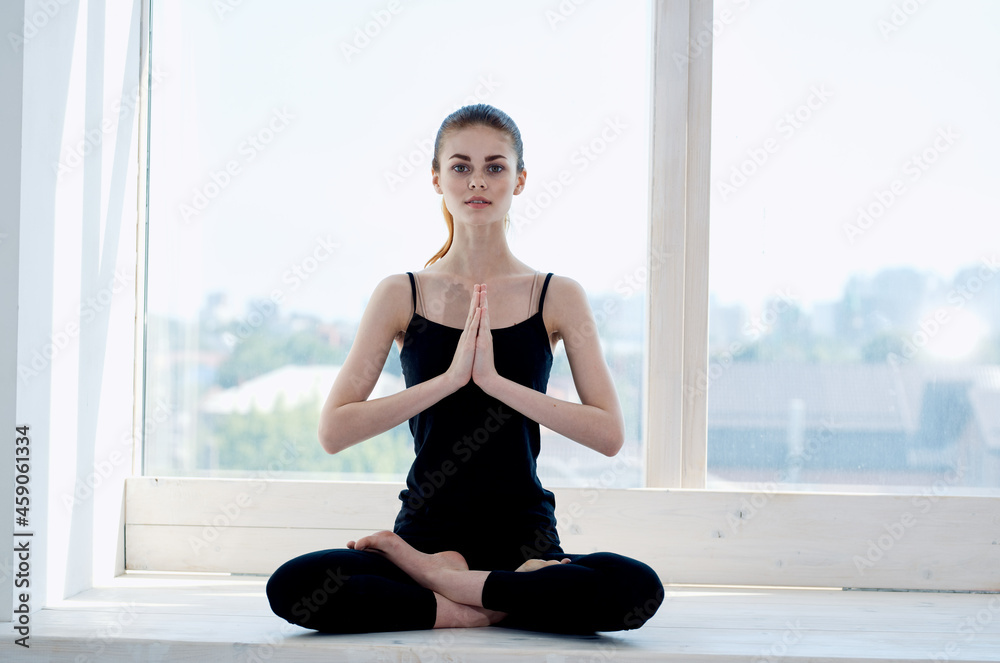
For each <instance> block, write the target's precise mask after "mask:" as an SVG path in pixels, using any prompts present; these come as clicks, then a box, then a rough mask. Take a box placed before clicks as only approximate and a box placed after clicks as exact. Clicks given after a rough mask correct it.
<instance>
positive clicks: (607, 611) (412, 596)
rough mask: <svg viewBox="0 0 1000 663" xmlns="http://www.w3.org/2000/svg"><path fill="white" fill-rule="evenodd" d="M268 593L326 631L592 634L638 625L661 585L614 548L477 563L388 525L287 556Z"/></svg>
mask: <svg viewBox="0 0 1000 663" xmlns="http://www.w3.org/2000/svg"><path fill="white" fill-rule="evenodd" d="M267 597H268V600H269V602H270V604H271V609H272V610H273V611H274V612H275V614H277V615H278V616H280V617H282V618H284V619H286V620H287V621H289V622H291V623H293V624H298V625H300V626H304V627H306V628H311V629H315V630H317V631H320V632H324V633H363V632H374V631H399V630H415V629H429V628H445V627H471V626H486V625H490V624H497V625H499V626H510V627H516V628H523V629H530V630H537V631H545V632H561V633H594V632H597V631H619V630H625V629H632V628H638V627H639V626H642V624H643V623H645V621H646V620H647V619H649V617H651V616H652V614H653V613H655V612H656V610H657V609H658V608H659V606H660V603H661V602H662V601H663V585H662V584H661V583H660V581H659V578H658V577H657V576H656V573H655V572H654V571H653V570H652V569H651V568H649V567H648V566H646V565H645V564H643V563H642V562H639V561H637V560H634V559H630V558H628V557H623V556H621V555H617V554H615V553H603V552H602V553H591V554H588V555H565V556H563V555H562V554H558V555H554V554H550V555H548V556H547V559H540V560H529V561H527V562H525V563H524V564H523V565H522V566H521V567H519V568H518V569H517V570H515V571H506V570H495V571H480V570H470V569H469V567H468V565H467V564H466V561H465V558H464V557H463V556H462V555H461V554H460V553H458V552H454V551H446V552H439V553H434V554H428V553H423V552H420V551H418V550H416V549H415V548H413V547H412V546H410V545H409V544H408V543H406V541H404V540H403V539H401V538H400V537H399V536H397V535H395V534H393V533H392V532H388V531H386V532H378V533H376V534H373V535H371V536H367V537H363V538H361V539H359V540H358V541H351V542H349V543H348V549H335V550H321V551H317V552H313V553H308V554H306V555H301V556H299V557H297V558H295V559H292V560H290V561H288V562H286V563H285V564H283V565H282V566H281V567H280V568H279V569H278V570H276V571H275V572H274V574H273V575H272V576H271V578H270V579H269V580H268V583H267Z"/></svg>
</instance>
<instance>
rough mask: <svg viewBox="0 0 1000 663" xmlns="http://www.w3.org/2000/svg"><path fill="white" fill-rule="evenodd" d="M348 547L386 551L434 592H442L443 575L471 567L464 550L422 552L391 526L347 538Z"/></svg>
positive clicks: (419, 581)
mask: <svg viewBox="0 0 1000 663" xmlns="http://www.w3.org/2000/svg"><path fill="white" fill-rule="evenodd" d="M347 547H348V548H352V549H354V550H367V551H369V552H374V553H379V554H381V555H384V556H385V557H386V558H388V560H389V561H390V562H392V563H393V564H395V565H396V566H398V567H399V568H401V569H402V570H403V571H404V572H406V574H407V575H408V576H410V577H411V578H413V579H414V580H416V581H417V582H418V583H420V585H421V586H423V587H426V588H427V589H430V590H433V591H435V592H440V587H441V584H442V579H443V578H442V576H443V575H445V574H449V573H450V574H454V573H455V572H461V571H468V570H469V565H468V564H467V563H466V561H465V558H464V557H462V554H461V553H459V552H456V551H454V550H446V551H444V552H439V553H434V554H427V553H423V552H420V551H419V550H417V549H416V548H414V547H413V546H411V545H410V544H408V543H407V542H406V541H404V540H403V539H402V538H401V537H400V536H399V535H398V534H396V533H394V532H390V531H389V530H383V531H381V532H376V533H374V534H371V535H369V536H364V537H361V538H360V539H358V540H357V541H348V542H347Z"/></svg>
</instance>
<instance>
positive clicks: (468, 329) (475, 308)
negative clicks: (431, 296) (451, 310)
mask: <svg viewBox="0 0 1000 663" xmlns="http://www.w3.org/2000/svg"><path fill="white" fill-rule="evenodd" d="M479 297H480V288H479V284H476V285H475V286H473V291H472V301H471V302H470V304H469V315H468V316H467V317H466V319H465V329H463V330H462V335H461V336H459V338H458V347H456V348H455V356H454V357H453V358H452V360H451V366H449V367H448V370H447V371H446V375H448V377H449V379H450V380H451V381H452V382H453V384H454V385H455V390H456V391H457V390H458V389H461V388H462V387H464V386H465V385H466V384H468V382H469V380H470V379H472V377H473V373H472V372H473V363H474V362H475V357H476V337H477V335H478V334H479V328H480V326H481V323H480V316H481V312H480V309H479Z"/></svg>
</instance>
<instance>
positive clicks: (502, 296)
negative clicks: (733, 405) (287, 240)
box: [267, 104, 663, 633]
mask: <svg viewBox="0 0 1000 663" xmlns="http://www.w3.org/2000/svg"><path fill="white" fill-rule="evenodd" d="M526 177H527V172H526V171H525V169H524V157H523V147H522V144H521V136H520V132H519V131H518V129H517V126H516V125H515V124H514V122H513V121H512V120H511V119H510V117H508V116H507V115H506V114H505V113H503V112H501V111H499V110H497V109H496V108H493V107H492V106H489V105H486V104H477V105H474V106H465V107H463V108H461V109H459V110H457V111H455V112H454V113H452V114H451V115H450V116H448V117H447V118H446V119H445V121H444V123H443V124H442V125H441V128H440V130H439V131H438V134H437V139H436V141H435V144H434V158H433V161H432V182H433V185H434V189H435V191H437V192H438V193H440V194H442V196H443V200H442V206H443V209H444V216H445V222H446V224H447V226H448V230H449V238H448V241H447V242H446V243H445V245H444V247H443V248H442V249H441V250H440V251H439V252H438V253H437V255H435V256H434V257H433V258H431V259H430V260H429V261H428V263H427V265H425V269H424V270H423V271H422V272H419V273H418V274H412V273H409V272H407V273H406V274H398V275H393V276H390V277H387V278H385V279H384V280H382V282H380V283H379V284H378V286H377V287H376V289H375V292H374V294H373V295H372V298H371V300H370V302H369V304H368V307H367V309H366V310H365V313H364V315H363V316H362V319H361V323H360V326H359V328H358V333H357V336H356V338H355V341H354V344H353V346H352V348H351V351H350V353H349V355H348V357H347V360H346V361H345V362H344V366H343V367H342V368H341V370H340V373H339V374H338V375H337V379H336V380H335V382H334V384H333V387H332V388H331V390H330V394H329V397H328V398H327V401H326V403H325V405H324V407H323V411H322V414H321V418H320V425H319V437H320V442H321V443H322V444H323V448H324V449H325V450H326V451H328V452H329V453H331V454H332V453H337V452H338V451H341V450H342V449H345V448H347V447H349V446H351V445H353V444H356V443H358V442H361V441H363V440H366V439H369V438H371V437H373V436H375V435H378V434H379V433H381V432H383V431H386V430H389V429H391V428H393V427H395V426H396V425H398V424H400V423H402V422H404V421H406V420H409V422H410V430H411V431H412V432H413V436H414V445H415V448H416V458H415V459H414V462H413V465H412V467H411V468H410V472H409V475H408V477H407V481H406V485H407V487H406V489H405V490H403V491H402V492H401V493H400V496H399V497H400V500H401V502H402V506H401V508H400V511H399V514H398V515H397V517H396V522H395V525H394V528H393V531H391V532H390V531H383V532H378V533H376V534H373V535H371V536H366V537H363V538H361V539H359V540H357V541H349V542H348V543H347V549H337V550H321V551H317V552H313V553H309V554H306V555H302V556H300V557H297V558H295V559H293V560H291V561H289V562H286V563H285V564H284V565H282V566H281V568H279V569H278V570H277V571H275V573H274V574H273V575H272V576H271V578H270V580H269V581H268V583H267V595H268V600H269V601H270V603H271V608H272V610H274V612H275V613H276V614H277V615H279V616H281V617H283V618H285V619H286V620H288V621H289V622H292V623H295V624H298V625H301V626H304V627H307V628H312V629H316V630H317V631H322V632H332V633H357V632H370V631H393V630H413V629H426V628H444V627H457V626H486V625H489V624H496V623H500V622H502V624H503V625H504V626H516V627H519V628H527V629H533V630H542V631H551V632H562V633H593V632H595V631H616V630H624V629H631V628H638V627H639V626H641V625H642V624H643V623H645V621H646V620H647V619H648V618H649V617H651V616H652V614H653V613H654V612H655V611H656V610H657V608H658V607H659V605H660V603H661V602H662V600H663V585H662V584H661V583H660V580H659V578H658V577H657V575H656V573H655V572H654V571H653V570H652V569H651V568H649V567H648V566H647V565H645V564H643V563H642V562H638V561H636V560H632V559H629V558H627V557H623V556H621V555H617V554H614V553H593V554H589V555H573V554H567V553H565V552H563V550H562V548H561V547H560V545H559V537H558V534H557V532H556V518H555V500H554V498H553V496H552V493H551V492H549V491H547V490H545V489H544V488H542V485H541V483H540V482H539V481H538V478H537V476H536V473H535V460H536V458H537V456H538V451H539V424H542V425H544V426H546V427H547V428H549V429H551V430H554V431H556V432H558V433H561V434H562V435H564V436H566V437H568V438H571V439H573V440H576V441H577V442H579V443H581V444H583V445H585V446H587V447H590V448H591V449H594V450H596V451H598V452H600V453H602V454H605V455H607V456H614V455H615V454H616V453H617V452H618V450H619V449H620V448H621V446H622V443H623V438H624V421H623V418H622V414H621V409H620V407H619V404H618V397H617V394H616V392H615V388H614V384H613V382H612V379H611V376H610V373H609V371H608V368H607V365H606V363H605V361H604V359H603V356H602V354H601V349H600V344H599V340H598V338H597V337H596V335H595V334H594V333H593V330H594V329H595V328H596V327H595V325H594V319H593V315H592V313H591V311H590V307H589V304H588V302H587V299H586V295H585V293H584V291H583V289H582V288H581V287H580V285H579V284H578V283H576V282H575V281H573V280H572V279H569V278H566V277H560V276H553V275H552V274H548V275H546V276H545V277H544V278H542V276H541V275H540V274H539V273H538V272H536V271H535V270H534V269H532V268H531V267H529V266H528V265H526V264H524V263H523V262H521V261H520V260H518V259H517V258H515V257H514V255H513V254H512V253H511V251H510V248H509V247H508V245H507V240H506V235H505V230H506V226H507V223H508V220H509V217H508V214H507V212H508V210H509V209H510V204H511V201H512V199H513V196H515V195H518V194H520V193H521V191H522V190H523V189H524V184H525V179H526ZM546 303H547V304H548V306H544V304H546ZM543 306H544V308H543ZM532 311H534V313H532ZM543 311H544V314H543ZM526 315H528V317H527V318H525V316H526ZM560 339H572V343H569V342H568V343H567V345H566V354H567V357H568V359H569V364H570V368H571V370H572V372H573V379H574V382H575V384H576V387H577V392H578V393H579V395H580V400H581V403H570V402H566V401H562V400H559V399H556V398H553V397H551V396H548V395H546V394H545V388H546V384H547V381H548V376H549V370H550V368H551V365H552V351H553V347H554V346H555V344H556V343H557V342H558V341H559V340H560ZM393 340H395V342H396V344H397V346H398V347H399V349H400V363H401V364H402V368H403V374H404V377H405V380H406V389H404V390H403V391H401V392H399V393H397V394H393V395H392V396H388V397H385V398H377V399H374V400H368V396H369V395H370V394H371V392H372V389H373V387H374V385H375V381H376V379H377V378H378V375H379V373H380V372H381V369H382V366H383V365H384V364H385V359H386V356H387V355H388V352H389V348H390V345H391V344H392V341H393Z"/></svg>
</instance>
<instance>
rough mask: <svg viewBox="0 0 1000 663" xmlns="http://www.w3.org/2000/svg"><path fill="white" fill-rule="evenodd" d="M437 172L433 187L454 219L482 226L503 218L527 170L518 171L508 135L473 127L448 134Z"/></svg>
mask: <svg viewBox="0 0 1000 663" xmlns="http://www.w3.org/2000/svg"><path fill="white" fill-rule="evenodd" d="M439 162H440V165H441V172H440V173H434V175H433V183H434V190H435V191H437V192H438V193H440V194H442V195H444V202H445V205H447V207H448V211H449V212H451V214H452V216H453V217H455V222H456V223H458V222H463V223H472V224H475V225H483V224H487V223H492V222H494V221H503V218H504V216H505V215H506V214H507V211H508V210H509V209H510V203H511V200H512V197H513V196H515V195H517V194H519V193H521V191H522V189H524V180H525V177H526V176H527V173H526V172H525V171H523V170H522V171H521V172H520V173H518V172H517V155H516V154H515V153H514V148H513V147H512V146H511V144H510V139H509V138H508V137H507V134H505V133H503V132H502V131H499V130H498V129H494V128H492V127H484V126H472V127H466V128H465V129H459V130H458V131H454V132H452V133H450V134H449V135H447V136H446V137H445V139H444V141H443V143H442V145H441V152H440V156H439Z"/></svg>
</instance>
